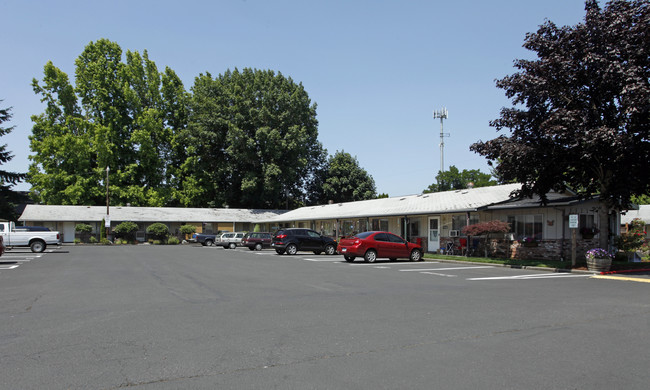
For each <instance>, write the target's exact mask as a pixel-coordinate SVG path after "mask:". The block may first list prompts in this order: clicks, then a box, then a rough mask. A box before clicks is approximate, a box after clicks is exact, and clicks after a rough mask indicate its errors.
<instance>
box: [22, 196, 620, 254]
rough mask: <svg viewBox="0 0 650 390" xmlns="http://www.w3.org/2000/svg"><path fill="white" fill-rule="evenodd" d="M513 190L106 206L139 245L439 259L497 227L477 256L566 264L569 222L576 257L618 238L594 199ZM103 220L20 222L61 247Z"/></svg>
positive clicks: (58, 214) (61, 216) (83, 216)
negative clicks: (153, 238) (79, 227)
mask: <svg viewBox="0 0 650 390" xmlns="http://www.w3.org/2000/svg"><path fill="white" fill-rule="evenodd" d="M519 188H520V187H519V184H505V185H498V186H492V187H479V188H468V189H463V190H454V191H445V192H437V193H429V194H419V195H408V196H398V197H392V198H382V199H372V200H365V201H356V202H345V203H333V204H327V205H319V206H306V207H301V208H298V209H295V210H291V211H284V210H247V209H227V208H226V209H209V208H205V209H202V208H170V207H115V206H113V207H110V224H111V227H115V226H116V225H117V224H119V223H120V222H124V221H131V222H136V223H137V224H138V226H139V227H140V229H139V231H138V239H139V240H144V239H145V231H146V227H147V226H149V225H150V224H151V223H154V222H162V223H165V224H166V225H167V226H168V227H169V228H170V231H171V232H172V233H178V229H179V228H180V226H181V225H183V224H193V225H195V226H197V231H199V232H208V233H209V232H215V233H216V232H218V231H252V230H253V229H254V228H255V225H259V228H260V229H261V230H262V231H270V232H274V231H276V230H277V229H279V228H281V227H305V228H311V229H313V230H315V231H318V232H320V233H321V234H324V235H327V236H331V237H333V238H335V239H339V238H340V237H343V236H347V235H350V234H353V233H355V232H362V231H367V230H385V231H390V232H393V233H395V234H398V235H400V236H402V237H404V238H406V239H408V240H410V241H413V242H418V243H420V244H421V245H422V246H423V248H424V250H425V251H427V252H438V251H440V250H441V249H445V248H446V246H447V244H448V243H451V242H454V243H456V245H457V246H458V245H459V244H460V243H462V240H465V244H466V245H468V246H469V245H474V242H475V238H467V237H463V228H464V227H465V226H467V225H471V224H475V223H478V222H487V221H492V220H500V221H505V222H508V223H510V226H511V232H510V233H508V234H506V235H501V236H500V237H489V240H483V246H484V247H483V248H481V250H485V251H486V252H488V251H489V253H491V254H492V255H495V256H506V257H511V258H550V259H568V258H570V253H571V237H572V231H571V229H570V228H569V215H578V216H579V226H580V228H581V229H579V231H580V232H581V233H580V234H578V256H581V255H582V254H584V252H586V251H587V250H588V249H590V248H593V247H596V246H598V238H599V230H602V227H603V226H605V224H607V225H608V226H609V231H610V234H611V235H618V234H619V233H620V227H621V216H620V213H618V212H617V211H614V210H611V211H610V212H609V214H608V220H606V221H600V220H599V215H598V208H599V207H601V205H600V203H599V202H598V199H588V200H584V199H579V198H578V197H577V196H576V195H575V194H573V193H570V192H565V193H550V194H548V203H547V204H546V205H545V206H543V205H542V204H541V202H540V200H539V199H535V198H534V199H514V198H512V193H513V191H515V190H517V189H519ZM105 217H106V207H103V206H45V205H27V207H26V208H25V211H24V212H23V214H22V215H21V217H20V218H19V221H22V222H24V223H25V224H27V225H42V226H47V227H50V228H52V229H56V230H58V231H61V232H62V233H63V237H64V242H72V241H73V240H74V237H75V231H74V227H75V226H76V224H78V223H87V224H90V225H92V226H93V228H94V231H95V232H99V229H100V228H103V226H101V225H102V220H103V219H104V218H105ZM468 240H471V241H468ZM524 241H527V242H525V243H524ZM528 241H529V242H528ZM610 241H611V240H610Z"/></svg>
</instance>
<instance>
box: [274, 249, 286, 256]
mask: <svg viewBox="0 0 650 390" xmlns="http://www.w3.org/2000/svg"><path fill="white" fill-rule="evenodd" d="M275 253H277V254H278V255H283V254H284V250H282V249H276V250H275Z"/></svg>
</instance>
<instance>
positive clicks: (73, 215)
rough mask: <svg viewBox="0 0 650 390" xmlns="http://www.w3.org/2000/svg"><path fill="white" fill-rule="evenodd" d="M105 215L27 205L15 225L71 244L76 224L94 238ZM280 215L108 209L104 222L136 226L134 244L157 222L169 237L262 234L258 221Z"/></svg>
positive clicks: (96, 209) (102, 210)
mask: <svg viewBox="0 0 650 390" xmlns="http://www.w3.org/2000/svg"><path fill="white" fill-rule="evenodd" d="M106 211H107V210H106V207H105V206H51V205H34V204H29V205H27V206H26V207H25V210H24V211H23V213H22V215H21V216H20V218H18V221H21V222H23V223H24V224H25V225H32V226H45V227H48V228H50V229H51V230H57V231H59V232H61V235H62V237H63V238H62V240H63V242H74V239H75V226H76V225H77V224H80V223H85V224H88V225H90V226H92V227H93V232H92V234H94V235H95V236H97V237H98V236H99V232H100V229H104V228H105V227H104V225H103V224H102V222H104V221H105V220H106V219H107V218H106ZM284 212H286V210H256V209H231V208H221V209H213V208H180V207H131V206H111V207H109V209H108V213H109V214H108V215H109V218H108V219H109V220H110V222H109V223H110V229H112V228H114V227H115V226H117V225H119V224H120V223H122V222H127V221H128V222H135V223H137V224H138V231H137V233H136V237H137V240H138V241H145V238H146V229H147V227H148V226H149V225H151V224H153V223H157V222H160V223H164V224H165V225H167V227H168V228H169V231H170V233H171V234H173V235H176V236H179V234H180V233H179V229H180V227H181V225H185V224H188V225H194V226H196V231H197V232H198V233H217V232H234V231H252V230H254V228H255V225H257V224H259V225H260V228H261V229H262V230H269V229H270V228H271V227H270V226H267V225H266V224H264V223H262V222H261V221H264V220H268V219H270V218H272V217H275V216H276V215H278V214H281V213H284ZM104 224H105V222H104ZM111 231H112V230H111ZM179 237H180V236H179Z"/></svg>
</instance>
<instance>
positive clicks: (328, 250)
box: [325, 244, 336, 256]
mask: <svg viewBox="0 0 650 390" xmlns="http://www.w3.org/2000/svg"><path fill="white" fill-rule="evenodd" d="M325 254H326V255H328V256H331V255H333V254H336V248H335V247H334V245H331V244H330V245H325Z"/></svg>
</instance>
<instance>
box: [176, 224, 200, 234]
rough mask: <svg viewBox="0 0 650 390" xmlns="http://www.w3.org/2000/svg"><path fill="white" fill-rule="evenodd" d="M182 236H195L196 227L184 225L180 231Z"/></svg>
mask: <svg viewBox="0 0 650 390" xmlns="http://www.w3.org/2000/svg"><path fill="white" fill-rule="evenodd" d="M179 231H180V232H181V234H194V233H196V226H194V225H182V226H181V228H180V229H179Z"/></svg>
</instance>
